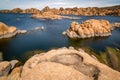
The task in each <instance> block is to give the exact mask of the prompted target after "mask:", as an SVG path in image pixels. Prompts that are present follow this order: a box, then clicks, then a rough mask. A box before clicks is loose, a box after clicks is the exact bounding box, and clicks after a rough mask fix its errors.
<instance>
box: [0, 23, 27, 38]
mask: <svg viewBox="0 0 120 80" xmlns="http://www.w3.org/2000/svg"><path fill="white" fill-rule="evenodd" d="M26 32H27V31H26V30H17V28H16V27H14V26H8V25H6V24H4V23H2V22H0V39H2V38H10V37H13V36H15V35H16V34H20V33H26Z"/></svg>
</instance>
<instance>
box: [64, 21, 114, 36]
mask: <svg viewBox="0 0 120 80" xmlns="http://www.w3.org/2000/svg"><path fill="white" fill-rule="evenodd" d="M111 30H112V26H111V24H110V23H109V21H107V20H95V19H90V20H86V21H84V22H83V23H81V24H79V23H78V22H72V23H71V25H70V29H69V30H67V31H66V34H67V35H68V36H69V37H70V38H90V37H96V36H100V37H103V36H109V35H111Z"/></svg>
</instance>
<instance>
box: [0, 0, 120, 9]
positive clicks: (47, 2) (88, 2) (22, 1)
mask: <svg viewBox="0 0 120 80" xmlns="http://www.w3.org/2000/svg"><path fill="white" fill-rule="evenodd" d="M113 5H120V0H0V9H13V8H16V7H19V8H22V9H25V8H38V9H42V8H43V7H45V6H49V7H52V8H53V7H55V8H59V7H65V8H66V7H76V6H77V7H104V6H113Z"/></svg>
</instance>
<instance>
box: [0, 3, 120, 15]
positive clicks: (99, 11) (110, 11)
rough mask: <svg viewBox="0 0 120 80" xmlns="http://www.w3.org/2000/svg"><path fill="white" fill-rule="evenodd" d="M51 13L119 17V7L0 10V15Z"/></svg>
mask: <svg viewBox="0 0 120 80" xmlns="http://www.w3.org/2000/svg"><path fill="white" fill-rule="evenodd" d="M49 11H50V12H52V13H54V14H65V15H67V14H73V15H83V16H105V15H114V16H120V5H118V6H110V7H101V8H98V7H88V8H78V7H73V8H62V7H61V8H59V9H56V8H49V7H48V6H46V7H45V8H43V9H42V10H41V11H40V10H39V9H36V8H31V9H25V10H22V9H20V8H15V9H12V10H0V13H28V14H29V13H35V14H39V13H44V12H49Z"/></svg>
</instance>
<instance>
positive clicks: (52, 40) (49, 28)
mask: <svg viewBox="0 0 120 80" xmlns="http://www.w3.org/2000/svg"><path fill="white" fill-rule="evenodd" d="M30 16H31V14H0V22H3V23H5V24H7V25H9V26H16V27H17V28H18V29H26V30H28V31H30V30H32V29H34V28H35V27H41V26H44V28H45V30H44V31H41V30H39V31H33V32H30V33H27V34H19V35H17V36H15V37H12V38H9V39H1V40H0V51H1V52H2V53H3V58H4V60H11V59H14V58H17V59H22V58H21V57H23V56H22V55H23V54H24V53H26V52H28V51H32V50H45V51H47V50H50V49H52V48H59V47H68V46H73V47H90V48H92V49H94V50H95V51H104V49H105V48H106V47H116V48H120V29H115V30H114V31H112V35H111V36H109V37H104V38H91V39H80V40H71V39H69V38H68V37H67V36H63V35H62V32H63V31H65V30H67V29H68V28H69V27H70V23H71V22H72V21H78V22H82V21H85V20H87V19H106V20H109V21H110V22H111V23H112V22H120V17H118V16H75V17H80V18H82V19H79V20H70V19H62V20H41V19H33V18H30ZM69 16H72V15H69Z"/></svg>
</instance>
